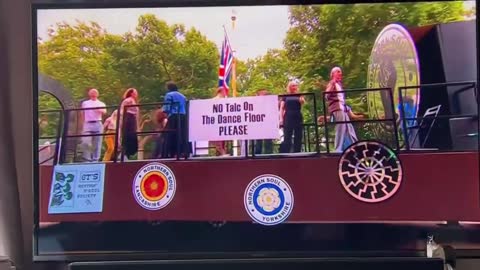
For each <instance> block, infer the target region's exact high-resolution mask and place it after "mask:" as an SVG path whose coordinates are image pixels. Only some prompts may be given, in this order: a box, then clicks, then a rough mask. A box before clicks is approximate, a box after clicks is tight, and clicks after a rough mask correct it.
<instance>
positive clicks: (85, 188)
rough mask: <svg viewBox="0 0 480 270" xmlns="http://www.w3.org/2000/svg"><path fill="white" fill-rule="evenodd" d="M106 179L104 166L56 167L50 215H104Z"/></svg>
mask: <svg viewBox="0 0 480 270" xmlns="http://www.w3.org/2000/svg"><path fill="white" fill-rule="evenodd" d="M104 178H105V164H81V165H80V164H74V165H57V166H55V167H54V170H53V176H52V186H51V189H50V200H49V204H48V213H49V214H71V213H100V212H102V210H103V187H104V185H103V184H104Z"/></svg>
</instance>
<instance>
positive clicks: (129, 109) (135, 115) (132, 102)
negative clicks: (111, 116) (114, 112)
mask: <svg viewBox="0 0 480 270" xmlns="http://www.w3.org/2000/svg"><path fill="white" fill-rule="evenodd" d="M137 104H138V91H137V89H135V88H129V89H127V91H125V93H124V95H123V100H122V103H120V129H119V130H120V132H121V133H120V134H122V150H123V153H124V154H125V155H126V156H127V158H130V157H132V156H133V155H135V154H136V153H137V152H138V138H137V131H138V130H139V126H138V124H139V121H138V120H139V111H140V110H139V108H138V106H136V105H137Z"/></svg>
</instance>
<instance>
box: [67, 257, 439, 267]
mask: <svg viewBox="0 0 480 270" xmlns="http://www.w3.org/2000/svg"><path fill="white" fill-rule="evenodd" d="M68 269H70V270H158V269H162V270H192V269H195V270H203V269H205V270H225V269H228V270H246V269H248V270H266V269H268V270H270V269H272V270H295V269H298V270H300V269H302V270H385V269H388V270H405V269H408V270H443V260H441V259H427V258H408V257H404V258H402V257H399V258H388V257H386V258H345V259H341V258H335V259H276V260H275V259H264V260H254V261H253V260H215V261H204V260H199V261H195V260H194V261H129V262H91V263H88V262H84V263H72V264H70V265H69V267H68Z"/></svg>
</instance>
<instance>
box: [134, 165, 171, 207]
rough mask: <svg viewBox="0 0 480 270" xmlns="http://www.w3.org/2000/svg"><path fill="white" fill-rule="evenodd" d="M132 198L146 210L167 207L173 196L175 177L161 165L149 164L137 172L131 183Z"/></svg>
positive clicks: (168, 169)
mask: <svg viewBox="0 0 480 270" xmlns="http://www.w3.org/2000/svg"><path fill="white" fill-rule="evenodd" d="M132 188H133V197H134V198H135V200H136V201H137V203H138V204H139V205H140V206H141V207H143V208H145V209H147V210H159V209H162V208H164V207H165V206H167V205H168V204H169V203H170V202H171V201H172V199H173V196H174V195H175V190H176V188H177V183H176V181H175V175H174V174H173V172H172V171H171V170H170V168H168V167H167V166H165V165H163V164H161V163H150V164H147V165H145V166H143V167H142V168H141V169H140V170H138V172H137V174H136V175H135V180H134V181H133V187H132Z"/></svg>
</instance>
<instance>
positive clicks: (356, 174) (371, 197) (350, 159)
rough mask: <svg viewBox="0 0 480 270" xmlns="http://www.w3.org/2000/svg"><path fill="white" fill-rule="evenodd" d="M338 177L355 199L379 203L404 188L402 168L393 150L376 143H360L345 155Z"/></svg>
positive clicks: (340, 164)
mask: <svg viewBox="0 0 480 270" xmlns="http://www.w3.org/2000/svg"><path fill="white" fill-rule="evenodd" d="M338 175H339V177H340V182H341V183H342V185H343V187H344V188H345V190H346V191H347V192H348V193H349V194H350V195H352V196H353V197H354V198H355V199H357V200H360V201H363V202H367V203H378V202H382V201H384V200H386V199H388V198H390V197H392V196H393V195H394V194H395V193H396V192H397V191H398V189H399V188H400V185H401V183H402V165H401V163H400V160H399V159H398V157H397V155H396V154H395V152H394V151H393V150H392V149H391V148H390V147H388V146H386V145H384V144H382V143H379V142H375V141H360V142H357V143H354V144H352V145H351V146H349V147H348V148H347V149H346V150H345V151H344V152H343V154H342V157H341V158H340V162H339V164H338Z"/></svg>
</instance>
